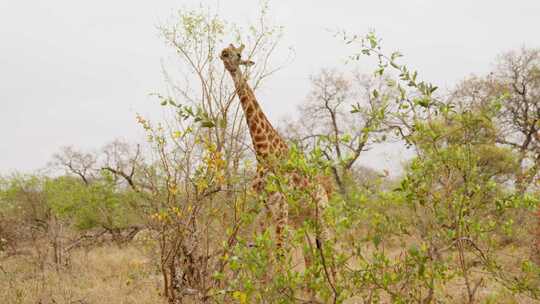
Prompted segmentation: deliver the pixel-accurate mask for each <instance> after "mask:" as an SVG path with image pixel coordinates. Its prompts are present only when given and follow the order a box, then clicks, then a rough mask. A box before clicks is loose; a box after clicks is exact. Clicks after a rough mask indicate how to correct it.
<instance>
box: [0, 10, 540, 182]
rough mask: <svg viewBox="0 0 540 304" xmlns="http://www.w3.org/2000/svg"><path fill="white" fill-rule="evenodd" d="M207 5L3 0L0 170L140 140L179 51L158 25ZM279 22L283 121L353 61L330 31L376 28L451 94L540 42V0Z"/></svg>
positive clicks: (310, 15) (245, 18)
mask: <svg viewBox="0 0 540 304" xmlns="http://www.w3.org/2000/svg"><path fill="white" fill-rule="evenodd" d="M198 3H199V1H187V0H179V1H170V0H159V1H141V0H139V1H134V0H131V1H127V0H116V1H112V0H93V1H79V0H53V1H38V0H34V1H28V0H3V1H0V39H1V40H0V105H1V108H0V135H1V139H0V174H5V173H7V172H10V171H13V170H19V171H30V170H34V169H37V168H40V167H43V166H44V165H45V164H46V162H47V161H48V160H49V159H50V157H51V155H52V154H53V153H54V152H56V151H58V149H59V148H60V147H61V146H65V145H73V146H75V147H80V148H83V149H96V148H99V147H100V146H102V145H103V144H105V143H106V142H108V141H111V140H113V139H115V138H124V139H127V140H136V139H137V138H138V137H139V136H140V130H139V127H138V125H137V124H136V123H135V119H134V117H135V113H137V112H139V113H143V114H147V115H157V114H156V113H159V106H158V105H157V103H156V102H153V99H152V98H151V97H149V96H148V93H151V92H156V91H159V90H160V89H162V88H163V83H164V81H163V79H162V76H161V71H160V69H161V67H160V60H161V59H163V58H167V57H168V56H170V50H168V49H167V48H166V47H165V46H164V44H163V42H162V39H160V38H159V36H158V31H157V30H156V26H157V25H159V24H161V23H162V22H163V21H164V20H167V19H169V18H170V16H171V15H172V14H173V13H174V12H175V11H176V10H177V9H180V8H182V7H193V5H197V4H198ZM218 3H219V5H218ZM205 4H206V5H210V6H212V7H216V8H217V7H219V13H220V14H221V16H222V17H223V18H225V19H227V20H231V21H234V22H236V23H240V24H245V23H247V22H249V21H250V20H253V19H254V17H253V16H252V14H254V13H255V12H257V8H258V4H257V2H256V1H247V0H244V1H237V0H235V1H224V0H222V1H221V2H215V1H206V2H205ZM270 15H271V19H272V21H273V22H274V23H276V24H279V25H283V26H285V38H284V40H283V43H282V44H281V47H282V48H283V49H286V48H287V47H289V46H292V47H294V49H295V53H296V57H295V59H294V61H293V62H291V64H289V65H287V67H286V68H285V69H283V70H282V71H280V72H279V73H277V74H275V76H274V77H273V78H272V79H271V80H270V81H268V82H267V83H266V84H265V86H264V87H263V88H262V91H261V92H260V93H259V94H260V99H261V100H260V102H261V103H262V105H263V108H264V109H265V110H266V111H267V112H268V114H269V116H270V118H271V120H273V121H278V120H279V119H281V118H282V117H283V116H284V115H285V114H286V113H291V112H293V111H294V110H295V109H296V105H297V104H298V103H299V102H301V101H302V100H303V99H304V98H305V96H306V94H307V91H308V89H309V81H308V77H309V75H311V74H314V73H316V72H317V71H318V70H320V69H321V68H323V67H340V66H342V65H343V59H344V58H345V56H346V55H347V52H346V49H345V48H344V47H343V45H342V44H341V42H340V41H339V40H337V39H335V38H333V37H332V35H331V33H329V31H328V29H345V30H347V31H349V32H351V33H359V34H364V33H366V32H367V31H368V30H370V29H375V30H376V32H377V33H378V35H379V36H380V37H382V38H383V39H384V46H385V49H387V50H389V51H391V50H395V49H398V50H400V51H401V52H402V53H404V54H405V56H406V57H405V58H404V60H405V61H404V62H406V63H407V64H408V65H409V66H411V67H414V68H416V69H418V70H419V71H420V73H421V75H423V77H424V79H427V80H429V81H431V82H433V83H436V84H438V85H439V86H441V87H450V86H451V85H452V84H454V83H456V82H457V81H459V80H460V79H462V78H463V77H465V76H467V75H469V74H471V73H476V74H483V73H486V72H487V71H489V70H490V68H491V66H492V63H493V60H494V58H495V57H496V55H498V54H500V53H501V52H503V51H507V50H511V49H516V48H519V47H521V46H522V45H526V46H528V47H540V35H539V29H540V1H539V0H514V1H503V0H453V1H448V0H445V1H442V0H408V1H404V0H392V1H391V0H378V1H362V0H350V1H339V0H334V1H327V0H326V1H319V0H294V1H283V0H279V1H278V0H274V1H271V2H270ZM366 72H368V71H366ZM270 99H271V100H272V102H266V103H265V100H270ZM396 158H399V156H398V155H395V153H394V154H392V153H391V152H389V151H386V152H384V153H382V154H377V153H371V154H370V155H369V158H365V159H364V160H363V162H364V163H371V164H375V166H376V167H378V168H380V169H381V168H385V167H391V166H395V164H396Z"/></svg>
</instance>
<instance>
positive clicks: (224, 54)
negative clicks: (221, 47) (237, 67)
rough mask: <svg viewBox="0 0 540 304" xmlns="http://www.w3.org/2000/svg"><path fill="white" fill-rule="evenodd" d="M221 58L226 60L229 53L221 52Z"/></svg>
mask: <svg viewBox="0 0 540 304" xmlns="http://www.w3.org/2000/svg"><path fill="white" fill-rule="evenodd" d="M221 56H223V57H224V58H227V57H229V53H227V52H223V53H221Z"/></svg>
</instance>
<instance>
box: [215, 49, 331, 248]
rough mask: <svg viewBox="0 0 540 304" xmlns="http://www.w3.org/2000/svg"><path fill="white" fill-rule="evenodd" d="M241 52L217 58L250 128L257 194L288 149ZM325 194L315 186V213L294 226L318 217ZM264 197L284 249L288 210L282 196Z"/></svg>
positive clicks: (296, 179)
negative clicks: (244, 70)
mask: <svg viewBox="0 0 540 304" xmlns="http://www.w3.org/2000/svg"><path fill="white" fill-rule="evenodd" d="M243 49H244V46H243V45H242V46H240V47H239V48H236V47H235V46H234V45H232V44H231V45H229V47H227V48H225V49H224V50H223V51H222V52H221V54H220V58H221V60H222V61H223V64H224V66H225V69H226V70H227V71H228V72H229V74H230V75H231V77H232V79H233V81H234V85H235V88H236V93H237V95H238V97H239V99H240V103H241V106H242V109H243V111H244V114H245V118H246V123H247V126H248V127H249V133H250V136H251V141H252V144H253V148H254V151H255V155H256V159H257V175H256V177H255V179H254V181H253V183H252V186H253V188H254V190H255V191H256V192H257V193H263V191H265V185H266V178H267V176H268V174H269V173H271V172H273V173H276V172H275V170H276V169H277V168H278V166H279V165H280V162H282V161H283V160H286V159H287V157H288V153H289V148H288V146H287V144H286V143H285V141H284V140H283V138H282V137H281V136H280V135H279V134H278V132H277V131H276V129H275V128H274V127H273V126H272V124H271V123H270V121H269V120H268V118H267V117H266V115H265V114H264V112H263V111H262V109H261V106H260V105H259V103H258V101H257V98H256V97H255V94H254V93H253V90H252V89H251V87H250V86H249V85H248V83H247V80H246V78H245V77H244V75H243V74H242V72H241V70H240V66H242V65H246V66H249V65H252V64H253V62H252V61H248V60H242V56H241V53H242V50H243ZM286 175H287V179H288V180H289V181H290V182H291V184H292V186H294V187H298V188H304V189H305V188H307V187H309V185H310V183H309V181H307V179H306V178H304V177H302V176H300V175H299V174H297V173H295V172H288V173H287V174H286ZM324 190H325V188H324V189H323V187H321V186H320V185H317V187H316V190H315V200H316V207H315V208H314V209H315V210H311V211H315V212H307V213H305V212H299V213H298V214H295V215H296V216H295V221H294V222H296V223H298V222H303V221H304V220H305V219H306V217H314V216H318V213H319V211H318V207H319V205H322V207H324V205H326V203H327V201H328V196H327V192H326V191H324ZM267 197H268V199H267V201H266V202H265V204H266V207H267V209H268V210H269V211H270V214H271V215H272V217H273V220H274V221H275V225H276V238H277V240H276V245H277V247H278V249H279V248H283V242H284V235H283V234H284V229H285V226H287V225H288V220H289V206H288V204H287V202H286V200H285V197H284V195H283V193H280V192H272V193H267Z"/></svg>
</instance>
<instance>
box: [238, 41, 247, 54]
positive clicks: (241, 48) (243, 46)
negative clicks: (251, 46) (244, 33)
mask: <svg viewBox="0 0 540 304" xmlns="http://www.w3.org/2000/svg"><path fill="white" fill-rule="evenodd" d="M245 47H246V46H245V45H244V44H243V43H242V44H240V47H239V48H238V52H240V53H241V52H242V51H243V50H244V48H245Z"/></svg>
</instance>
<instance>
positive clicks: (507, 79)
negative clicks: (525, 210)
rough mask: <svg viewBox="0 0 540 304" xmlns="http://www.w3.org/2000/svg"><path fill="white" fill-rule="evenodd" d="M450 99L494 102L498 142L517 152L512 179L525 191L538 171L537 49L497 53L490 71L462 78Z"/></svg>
mask: <svg viewBox="0 0 540 304" xmlns="http://www.w3.org/2000/svg"><path fill="white" fill-rule="evenodd" d="M453 99H454V100H459V101H458V104H460V105H461V106H463V107H475V108H482V107H486V106H489V105H492V103H493V102H494V101H496V102H497V106H498V107H500V108H501V111H500V112H499V114H498V117H497V124H498V126H499V131H500V134H499V138H498V142H499V143H501V144H504V145H507V146H509V147H511V148H512V149H514V150H515V151H517V152H518V154H519V163H520V169H519V170H518V172H517V174H516V179H515V182H516V186H517V188H518V189H519V191H527V189H529V188H530V187H531V186H532V185H533V184H534V181H535V179H537V177H538V172H539V171H540V133H539V132H540V50H538V49H527V48H522V49H520V50H517V51H510V52H507V53H504V54H502V55H500V56H499V58H498V59H497V65H496V68H495V70H494V71H493V72H491V73H490V74H489V75H488V76H486V77H471V78H469V79H466V80H464V81H463V82H462V83H461V84H460V85H459V86H458V87H457V88H456V90H455V92H454V94H453Z"/></svg>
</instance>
